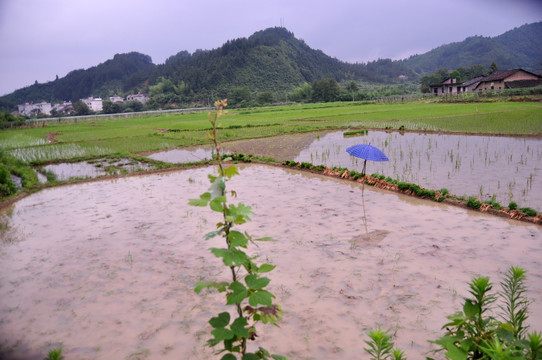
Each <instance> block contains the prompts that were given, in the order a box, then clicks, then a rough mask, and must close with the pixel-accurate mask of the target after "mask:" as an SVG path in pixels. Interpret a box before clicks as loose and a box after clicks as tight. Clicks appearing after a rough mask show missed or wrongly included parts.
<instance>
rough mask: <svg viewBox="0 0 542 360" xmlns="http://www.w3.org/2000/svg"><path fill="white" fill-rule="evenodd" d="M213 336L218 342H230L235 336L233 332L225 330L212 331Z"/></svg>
mask: <svg viewBox="0 0 542 360" xmlns="http://www.w3.org/2000/svg"><path fill="white" fill-rule="evenodd" d="M211 334H213V336H214V337H215V338H214V340H216V341H222V340H229V339H231V338H233V336H234V335H233V332H232V331H231V330H229V329H225V328H216V329H214V330H213V331H211Z"/></svg>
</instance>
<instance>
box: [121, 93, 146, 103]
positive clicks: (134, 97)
mask: <svg viewBox="0 0 542 360" xmlns="http://www.w3.org/2000/svg"><path fill="white" fill-rule="evenodd" d="M147 100H149V97H148V96H147V95H144V94H135V95H128V96H127V97H126V101H139V102H140V103H142V104H143V105H145V103H146V102H147Z"/></svg>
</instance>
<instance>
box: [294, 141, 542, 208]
mask: <svg viewBox="0 0 542 360" xmlns="http://www.w3.org/2000/svg"><path fill="white" fill-rule="evenodd" d="M359 143H364V144H370V145H373V146H376V147H378V148H380V149H381V150H382V151H383V152H384V153H385V154H386V155H387V157H388V158H389V161H387V162H370V161H369V162H368V163H367V172H368V173H370V174H372V173H379V174H384V175H386V176H390V177H391V178H393V179H398V180H400V181H406V182H411V183H415V184H419V185H422V186H424V187H426V188H429V189H434V190H440V189H442V188H447V189H448V190H449V191H450V193H451V194H454V195H458V196H475V197H477V198H479V199H480V200H482V201H485V200H491V199H492V198H495V199H496V201H497V202H500V203H501V205H503V206H508V203H509V202H510V201H515V202H516V203H518V204H519V205H520V206H528V207H532V208H535V209H538V210H539V211H542V139H540V138H521V137H496V136H477V135H445V134H422V133H399V132H390V133H387V132H383V131H370V132H369V134H368V135H365V136H356V137H347V138H345V137H344V136H343V135H342V133H340V132H334V133H329V134H326V135H324V136H322V137H320V138H319V139H317V140H316V141H314V142H313V143H312V144H311V145H310V146H309V147H308V148H306V149H303V151H301V153H300V154H299V155H298V156H296V157H295V159H294V160H296V161H301V162H303V161H305V162H311V163H313V164H315V165H318V164H325V165H328V166H337V167H346V168H348V169H350V170H356V171H361V170H362V169H363V160H361V159H357V158H355V157H352V156H350V155H348V154H347V153H346V148H347V147H349V146H352V145H355V144H359Z"/></svg>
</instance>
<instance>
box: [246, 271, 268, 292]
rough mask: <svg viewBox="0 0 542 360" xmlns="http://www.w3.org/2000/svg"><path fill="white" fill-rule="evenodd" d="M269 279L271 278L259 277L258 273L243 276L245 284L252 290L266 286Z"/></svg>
mask: <svg viewBox="0 0 542 360" xmlns="http://www.w3.org/2000/svg"><path fill="white" fill-rule="evenodd" d="M270 281H271V280H269V279H268V278H265V277H262V278H261V277H258V275H256V274H250V275H247V276H246V277H245V282H246V283H247V286H248V287H249V288H251V289H254V290H259V289H262V288H264V287H266V286H267V285H268V284H269V282H270Z"/></svg>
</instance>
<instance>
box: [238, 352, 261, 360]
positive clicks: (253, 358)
mask: <svg viewBox="0 0 542 360" xmlns="http://www.w3.org/2000/svg"><path fill="white" fill-rule="evenodd" d="M242 360H260V358H259V357H258V355H256V354H253V353H246V354H245V355H243V359H242Z"/></svg>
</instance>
